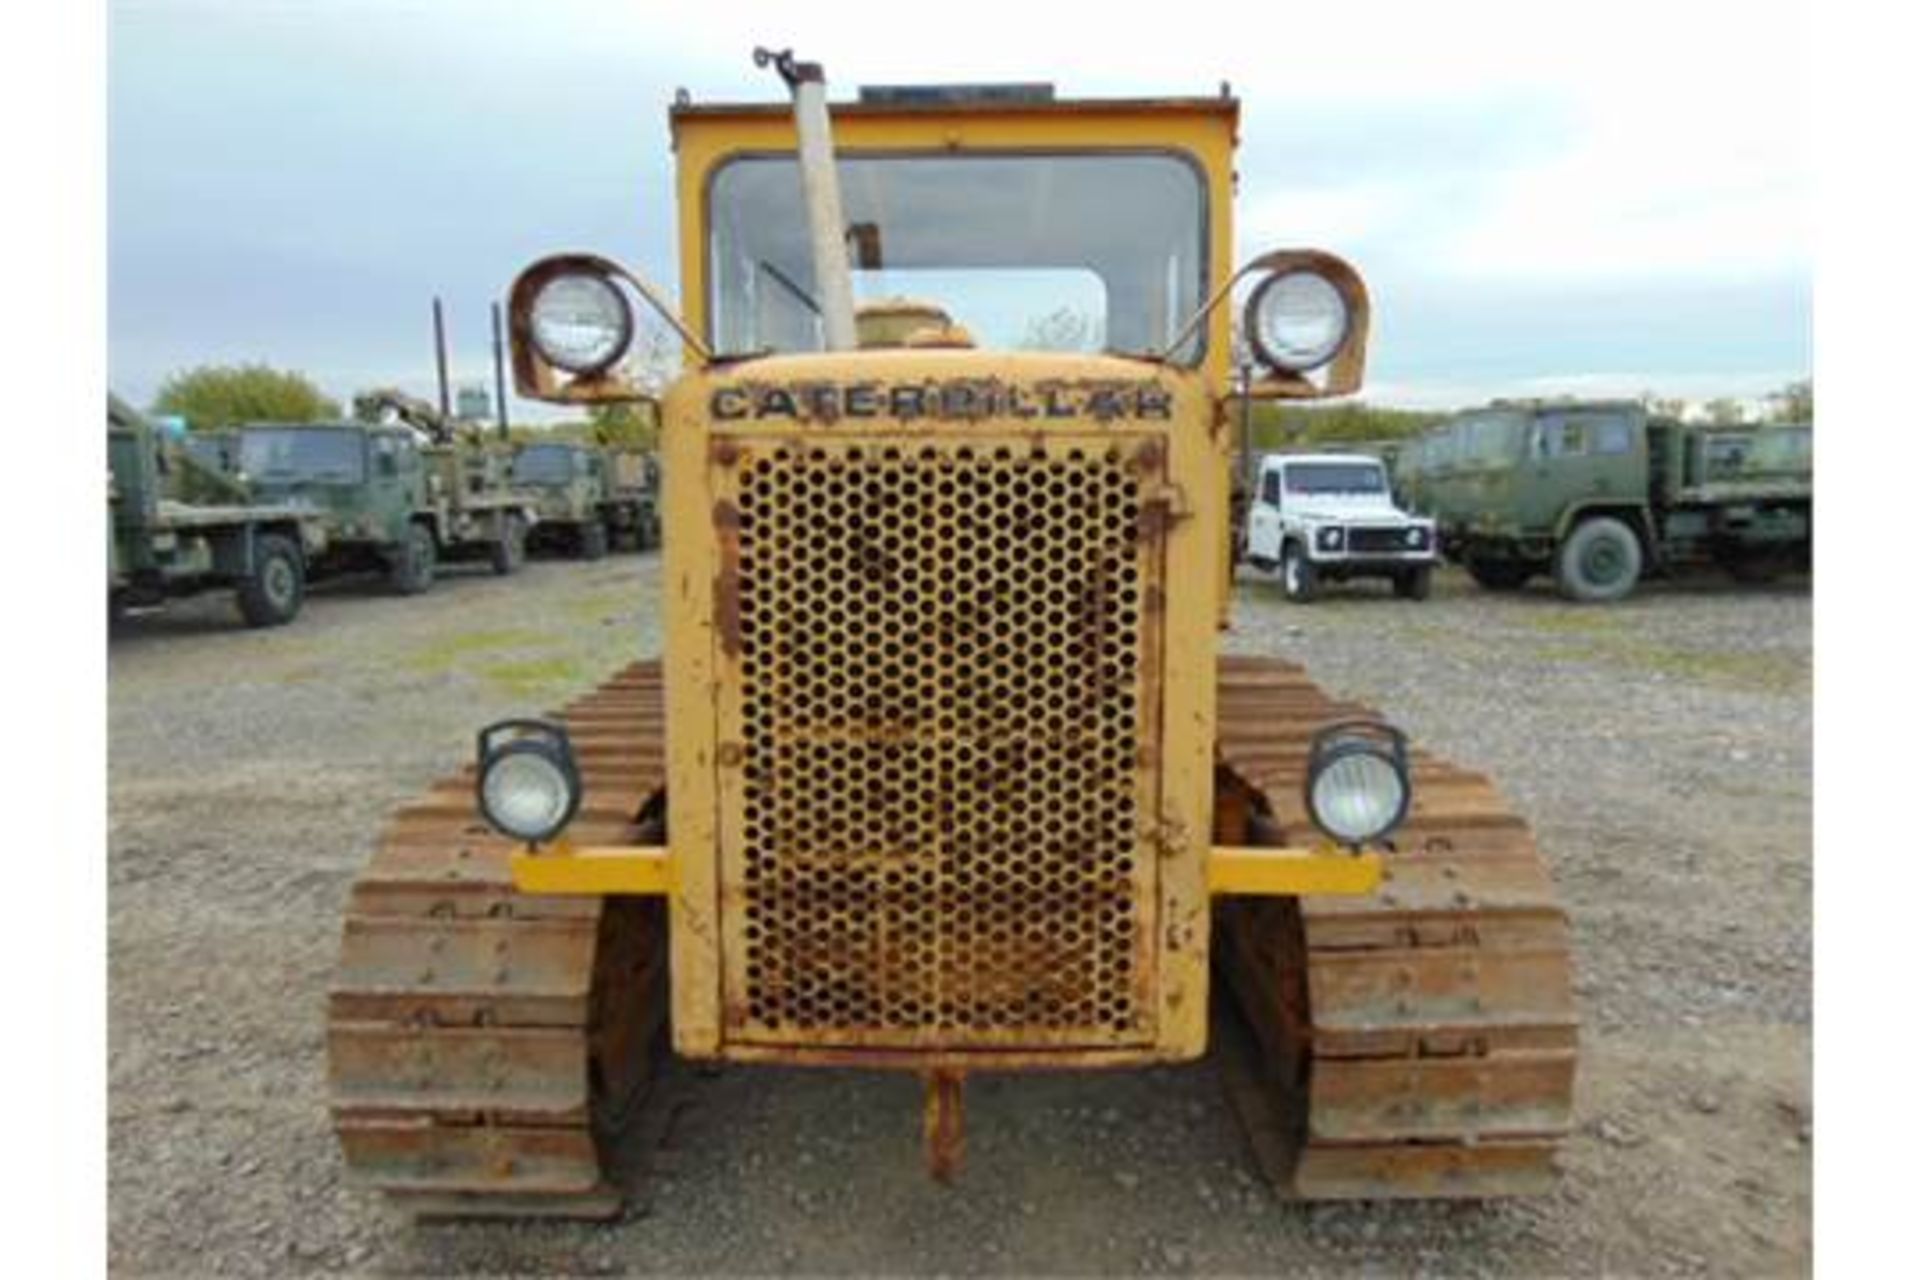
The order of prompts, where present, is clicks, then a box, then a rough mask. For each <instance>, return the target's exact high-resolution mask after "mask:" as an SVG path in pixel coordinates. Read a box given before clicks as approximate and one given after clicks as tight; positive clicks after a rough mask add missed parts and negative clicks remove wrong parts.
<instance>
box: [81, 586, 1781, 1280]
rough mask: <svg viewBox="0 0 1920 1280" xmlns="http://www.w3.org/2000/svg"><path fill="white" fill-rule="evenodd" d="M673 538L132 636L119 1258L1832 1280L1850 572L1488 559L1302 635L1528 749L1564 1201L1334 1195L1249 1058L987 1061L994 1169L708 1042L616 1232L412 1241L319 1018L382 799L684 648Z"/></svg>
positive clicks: (1406, 722) (120, 830)
mask: <svg viewBox="0 0 1920 1280" xmlns="http://www.w3.org/2000/svg"><path fill="white" fill-rule="evenodd" d="M658 564H659V562H658V560H657V558H656V557H653V556H643V557H633V556H618V557H615V558H612V559H609V560H605V561H601V562H598V563H594V564H573V563H565V562H548V563H535V564H533V565H531V566H529V567H528V569H527V570H526V571H525V572H524V573H523V574H522V575H521V576H519V577H517V578H515V579H513V580H511V581H500V580H496V579H494V578H493V577H491V576H490V575H488V574H487V573H486V572H485V571H484V570H465V571H456V572H454V573H450V574H449V575H447V576H446V577H445V578H443V580H442V581H441V583H440V584H439V585H438V586H437V587H436V588H435V590H434V592H433V593H432V594H431V595H429V596H427V597H426V598H424V599H418V600H405V599H397V598H394V597H391V596H389V595H387V594H386V593H385V591H384V589H383V588H382V587H380V586H379V585H377V584H374V583H371V582H368V583H351V582H349V583H342V584H337V585H331V586H328V587H325V588H322V589H320V590H317V591H316V592H315V593H314V595H313V596H312V597H311V598H310V600H309V602H308V607H307V611H306V613H305V614H304V615H303V616H302V617H301V618H300V619H299V620H298V621H296V622H295V623H294V624H293V625H292V626H291V627H288V628H285V629H282V630H276V631H268V632H251V631H246V630H243V629H241V628H240V627H238V626H237V625H235V624H234V623H233V622H232V621H231V610H230V606H229V605H228V604H227V602H226V601H225V600H224V599H221V598H213V599H208V600H205V601H200V602H195V603H193V604H190V605H186V606H176V607H175V608H174V609H172V610H170V611H169V612H167V613H165V614H163V615H155V616H151V617H142V618H136V619H133V620H131V621H130V622H128V623H127V624H126V625H124V626H123V627H120V628H118V629H117V630H116V632H115V634H114V635H113V637H112V640H111V642H110V646H109V669H110V699H109V701H110V735H111V736H110V743H111V761H110V771H111V782H110V797H109V801H110V814H109V825H108V831H109V857H110V866H109V876H110V889H109V895H110V897H109V909H110V948H111V955H110V977H111V987H110V1008H109V1048H110V1067H109V1082H110V1101H109V1111H110V1135H111V1149H110V1155H109V1177H110V1188H109V1231H110V1240H109V1249H110V1258H111V1264H112V1266H113V1269H114V1270H115V1271H116V1272H120V1273H123V1274H156V1273H178V1274H193V1275H200V1274H209V1273H214V1274H223V1273H233V1274H255V1275H258V1274H276V1275H277V1274H286V1273H305V1272H349V1273H408V1274H413V1273H464V1272H488V1273H497V1272H541V1271H564V1272H587V1273H618V1272H622V1271H628V1270H633V1271H653V1272H673V1273H692V1272H704V1273H713V1272H723V1273H745V1272H756V1273H765V1272H772V1271H795V1272H848V1271H854V1272H863V1273H871V1272H882V1271H884V1272H896V1273H897V1272H1022V1273H1063V1272H1071V1273H1080V1274H1087V1273H1115V1272H1139V1271H1156V1272H1159V1271H1172V1272H1195V1273H1222V1272H1231V1273H1249V1272H1274V1271H1283V1270H1284V1271H1286V1272H1289V1273H1292V1274H1320V1273H1330V1274H1344V1273H1353V1272H1360V1271H1368V1272H1386V1273H1404V1272H1408V1271H1415V1270H1420V1271H1437V1272H1444V1273H1449V1274H1461V1273H1465V1274H1480V1273H1485V1274H1498V1275H1516V1274H1518V1275H1533V1274H1540V1273H1583V1274H1590V1273H1597V1272H1608V1273H1616V1274H1635V1275H1640V1274H1664V1273H1712V1274H1723V1275H1742V1276H1744V1275H1755V1274H1766V1275H1778V1274H1801V1273H1805V1272H1806V1271H1808V1270H1809V1269H1810V1266H1811V1234H1812V1221H1811V1163H1812V1161H1811V1155H1812V1148H1811V1141H1812V1111H1811V1056H1812V1034H1811V1022H1812V996H1811V946H1812V940H1811V935H1812V913H1811V887H1812V848H1811V845H1812V832H1811V818H1812V735H1811V709H1812V696H1811V658H1812V654H1811V647H1812V600H1811V596H1810V593H1809V590H1808V588H1807V586H1806V584H1805V583H1804V582H1799V581H1796V582H1790V583H1787V584H1783V585H1782V586H1780V587H1777V588H1773V589H1768V590H1754V589H1736V588H1733V587H1731V586H1730V585H1726V584H1723V583H1721V582H1719V581H1718V580H1702V581H1699V582H1687V583H1680V584H1660V585H1656V586H1654V587H1651V588H1649V589H1646V590H1644V591H1643V592H1642V594H1640V595H1639V596H1637V597H1636V598H1635V599H1633V600H1632V601H1630V602H1628V603H1626V604H1624V605H1619V606H1614V607H1609V608H1588V609H1576V608H1573V607H1570V606H1566V605H1563V604H1561V603H1560V602H1559V601H1557V600H1556V599H1555V598H1554V597H1553V596H1551V595H1550V594H1548V593H1547V592H1546V591H1545V590H1544V589H1541V588H1539V587H1536V588H1535V589H1533V590H1531V591H1528V592H1525V593H1522V594H1520V595H1518V596H1500V595H1494V594H1490V593H1487V592H1484V591H1481V590H1478V589H1477V588H1475V587H1474V586H1473V585H1472V584H1471V583H1469V582H1468V581H1467V580H1466V579H1465V578H1464V576H1461V575H1457V574H1454V573H1446V574H1443V575H1441V576H1440V577H1439V578H1437V579H1436V582H1435V588H1434V594H1433V598H1432V599H1431V600H1429V601H1427V602H1425V603H1423V604H1411V603H1408V602H1402V601H1396V600H1393V599H1391V598H1390V596H1389V595H1388V594H1387V593H1386V592H1385V591H1384V589H1382V588H1379V587H1376V586H1354V587H1349V588H1335V589H1332V590H1330V592H1329V594H1328V596H1327V598H1326V599H1324V600H1322V601H1321V602H1319V603H1316V604H1314V605H1311V606H1289V605H1288V604H1286V603H1285V602H1284V601H1282V599H1281V597H1280V592H1279V589H1278V587H1277V585H1276V584H1275V583H1274V582H1273V581H1272V580H1271V579H1268V578H1264V577H1259V576H1257V575H1252V574H1250V573H1246V572H1243V576H1242V579H1241V582H1240V587H1239V601H1238V605H1237V618H1236V630H1235V631H1234V633H1233V634H1232V635H1231V637H1230V638H1229V641H1228V643H1229V645H1230V647H1232V648H1234V649H1239V650H1244V651H1249V652H1262V653H1279V654H1284V655H1286V656H1289V657H1294V658H1297V659H1300V660H1302V661H1304V662H1305V663H1306V664H1307V665H1308V668H1309V669H1310V670H1311V671H1312V672H1313V674H1314V675H1315V677H1316V678H1317V679H1318V680H1319V681H1320V682H1321V683H1322V684H1323V685H1325V686H1327V687H1328V688H1329V689H1330V690H1332V691H1335V692H1337V693H1339V694H1342V695H1345V696H1350V697H1354V698H1358V699H1360V700H1363V701H1366V702H1369V703H1371V704H1373V705H1374V706H1376V707H1378V708H1380V709H1381V710H1383V711H1385V712H1387V713H1388V714H1389V715H1391V716H1392V717H1394V718H1395V719H1396V720H1398V721H1399V722H1400V723H1401V724H1402V725H1403V726H1404V727H1406V728H1407V729H1408V730H1409V731H1411V733H1412V734H1413V735H1414V737H1415V738H1416V739H1417V740H1418V741H1420V742H1421V743H1422V744H1423V745H1425V746H1427V747H1429V748H1431V749H1433V750H1434V751H1436V752H1438V753H1440V754H1442V755H1445V756H1448V757H1451V758H1452V759H1453V760H1455V761H1456V762H1458V763H1461V764H1463V765H1468V766H1471V767H1474V768H1479V769H1482V770H1484V771H1486V772H1488V773H1489V774H1491V775H1492V776H1493V777H1494V778H1495V779H1496V780H1497V781H1498V782H1499V784H1500V785H1501V787H1502V788H1503V790H1505V792H1506V793H1507V794H1508V795H1509V797H1510V798H1511V799H1512V800H1513V801H1514V803H1515V804H1516V806H1517V807H1518V808H1519V809H1520V810H1521V812H1522V813H1524V814H1525V815H1527V817H1528V818H1529V819H1530V820H1531V821H1532V822H1533V824H1534V826H1535V829H1536V831H1537V834H1538V836H1539V838H1540V842H1541V845H1542V847H1543V848H1544V849H1545V850H1546V851H1547V853H1548V856H1549V858H1550V860H1551V862H1552V864H1553V867H1554V871H1555V875H1556V878H1557V880H1558V883H1559V886H1560V889H1561V892H1562V895H1563V898H1564V899H1565V901H1566V903H1567V905H1568V908H1569V910H1570V912H1571V913H1572V917H1573V921H1574V929H1575V940H1576V942H1575V945H1576V961H1577V964H1578V966H1579V973H1578V991H1579V995H1580V1000H1581V1016H1582V1018H1583V1022H1584V1031H1583V1057H1582V1069H1581V1070H1582V1073H1581V1080H1580V1099H1579V1122H1578V1123H1579V1127H1578V1131H1577V1133H1576V1134H1575V1136H1574V1137H1573V1139H1572V1140H1571V1141H1570V1142H1569V1144H1568V1145H1567V1148H1566V1151H1565V1154H1564V1157H1563V1164H1564V1167H1565V1169H1566V1174H1567V1176H1566V1178H1565V1179H1564V1181H1563V1183H1562V1185H1561V1186H1560V1188H1559V1189H1558V1191H1556V1192H1555V1193H1554V1194H1553V1195H1551V1196H1549V1197H1546V1198H1544V1199H1540V1200H1534V1201H1524V1202H1512V1203H1500V1204H1490V1205H1484V1206H1481V1205H1447V1204H1394V1205H1344V1206H1318V1207H1302V1206H1296V1205H1285V1204H1279V1203H1276V1202H1275V1201H1274V1200H1273V1199H1272V1197H1271V1196H1270V1195H1268V1194H1267V1193H1266V1192H1265V1190H1264V1189H1263V1186H1262V1184H1260V1183H1259V1182H1258V1180H1257V1175H1256V1172H1255V1168H1254V1165H1253V1162H1252V1160H1251V1158H1250V1156H1249V1155H1248V1153H1247V1151H1246V1149H1245V1146H1244V1142H1243V1140H1242V1137H1241V1135H1240V1133H1239V1131H1238V1129H1237V1127H1236V1124H1235V1121H1234V1118H1233V1116H1232V1114H1231V1113H1230V1111H1229V1110H1228V1108H1227V1106H1226V1104H1225V1102H1224V1100H1223V1097H1222V1094H1221V1090H1220V1087H1219V1081H1218V1078H1217V1075H1216V1072H1215V1069H1214V1067H1213V1065H1212V1064H1211V1063H1210V1062H1209V1063H1202V1064H1199V1065H1197V1066H1194V1067H1189V1068H1182V1069H1163V1070H1156V1071H1148V1072H1140V1073H1131V1074H1124V1073H1123V1074H1111V1075H1075V1076H1062V1077H1011V1078H997V1079H995V1078H987V1079H980V1080H977V1081H976V1082H975V1083H974V1084H973V1085H972V1086H971V1088H970V1091H969V1099H968V1102H969V1106H968V1134H969V1141H968V1156H967V1159H968V1164H967V1169H966V1171H965V1173H964V1174H963V1175H962V1178H961V1181H960V1182H959V1184H958V1185H956V1186H954V1187H952V1188H941V1187H938V1186H936V1185H933V1184H931V1183H930V1182H928V1181H927V1180H926V1179H925V1178H924V1177H923V1176H922V1174H921V1171H920V1170H921V1164H920V1161H921V1154H920V1130H919V1126H920V1111H919V1105H920V1094H919V1086H918V1084H917V1082H916V1081H915V1080H913V1079H912V1078H910V1077H897V1076H891V1075H885V1074H867V1073H806V1072H800V1071H783V1070H772V1069H745V1068H737V1069H727V1070H723V1071H698V1070H694V1069H692V1068H691V1067H688V1066H686V1065H684V1064H676V1065H674V1066H672V1067H671V1068H669V1070H668V1071H667V1073H666V1075H665V1078H664V1079H663V1081H662V1082H661V1084H660V1085H659V1086H658V1091H657V1093H656V1095H655V1098H654V1100H653V1102H652V1103H651V1104H650V1108H649V1114H648V1116H647V1117H646V1118H644V1119H643V1120H642V1122H641V1124H640V1125H639V1128H638V1132H637V1133H636V1134H635V1136H634V1140H633V1142H632V1144H631V1151H630V1153H629V1154H630V1156H631V1160H632V1162H633V1164H634V1165H635V1166H636V1167H637V1168H638V1169H639V1170H640V1171H641V1179H640V1187H641V1189H640V1191H639V1193H638V1195H637V1197H636V1199H635V1202H634V1204H633V1206H632V1208H631V1211H630V1213H629V1215H628V1217H627V1218H626V1219H625V1220H624V1221H622V1222H620V1223H618V1224H615V1225H611V1226H601V1227H593V1226H579V1225H551V1224H531V1225H502V1224H479V1223H468V1224H452V1225H432V1226H414V1225H411V1224H410V1223H408V1222H407V1221H406V1220H404V1219H403V1218H401V1217H399V1216H398V1215H396V1214H395V1213H393V1212H392V1211H391V1210H389V1209H388V1208H386V1206H385V1205H384V1204H382V1202H381V1201H380V1200H379V1198H378V1197H377V1196H375V1195H374V1194H372V1193H369V1192H366V1191H363V1190H361V1189H359V1188H357V1187H355V1186H351V1185H349V1184H347V1182H346V1181H345V1178H344V1173H343V1169H342V1166H341V1163H340V1159H339V1156H338V1154H337V1152H336V1149H335V1146H334V1140H333V1137H332V1134H331V1131H330V1129H329V1127H328V1120H327V1114H326V1106H325V1087H324V1078H325V1059H324V1046H323V1039H322V1018H323V1010H324V998H325V991H326V987H327V983H328V979H329V975H330V971H331V969H332V966H333V963H334V959H335V953H336V949H337V945H338V930H339V915H340V911H341V906H342V903H343V901H344V898H345V894H346V890H347V886H348V883H349V881H350V880H351V878H352V876H353V875H354V874H355V872H356V871H357V869H358V868H359V866H360V864H361V863H362V862H363V861H364V859H365V857H366V854H367V852H368V849H369V847H370V843H371V840H372V837H373V835H374V833H375V831H376V829H377V828H378V826H379V824H380V822H381V819H382V815H383V814H384V813H385V812H386V811H387V810H389V809H390V808H392V807H393V806H395V805H396V804H398V803H400V802H402V801H404V800H406V799H408V798H409V797H411V796H413V795H415V794H416V793H418V792H419V791H420V790H421V789H422V788H423V787H424V786H425V785H426V784H427V783H428V782H429V781H431V780H432V779H433V778H435V777H437V776H440V775H443V774H445V773H447V772H449V771H451V770H452V769H453V768H454V767H455V766H457V765H458V764H459V763H460V762H462V761H463V760H464V759H466V758H467V756H468V755H469V753H470V752H471V751H472V742H473V739H472V735H473V731H474V729H475V728H477V727H478V726H479V725H481V724H482V723H484V722H486V721H488V720H490V719H493V718H496V717H499V716H502V715H505V714H509V713H523V712H527V711H531V710H535V709H539V708H544V707H549V706H553V705H557V704H559V703H561V702H563V701H565V700H567V699H568V698H570V697H572V696H574V695H575V694H577V693H580V692H583V691H584V690H585V689H587V688H588V687H590V686H591V685H593V684H594V683H596V682H597V681H598V680H599V678H600V677H601V676H602V675H603V674H605V673H606V672H607V671H609V670H610V669H612V668H614V667H616V666H618V665H620V664H622V663H624V662H626V661H628V660H630V659H632V658H634V657H637V656H640V655H643V654H651V653H655V652H657V650H658V645H659V626H658V620H657V615H656V599H657V595H658V590H659V573H658Z"/></svg>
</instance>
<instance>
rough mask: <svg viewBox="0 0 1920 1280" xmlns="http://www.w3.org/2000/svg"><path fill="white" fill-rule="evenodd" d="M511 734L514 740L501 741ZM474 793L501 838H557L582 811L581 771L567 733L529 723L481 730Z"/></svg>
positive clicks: (508, 723) (504, 723) (535, 840)
mask: <svg viewBox="0 0 1920 1280" xmlns="http://www.w3.org/2000/svg"><path fill="white" fill-rule="evenodd" d="M509 735H517V736H512V737H511V738H510V740H508V741H505V742H500V739H502V738H507V737H508V736H509ZM496 743H498V745H496ZM478 789H479V793H480V794H479V800H480V813H481V816H483V817H484V818H486V820H487V821H488V822H489V823H491V824H492V825H493V826H494V827H495V828H496V829H497V830H499V831H500V832H501V833H502V834H504V835H509V836H512V837H513V838H514V839H516V840H525V841H527V842H528V843H530V844H538V843H540V842H541V841H544V840H550V839H552V838H553V837H554V836H556V835H558V834H560V832H561V830H562V829H563V828H565V827H566V825H567V824H568V823H569V822H571V821H573V815H574V814H575V813H576V812H578V811H579V808H580V771H579V769H578V768H576V767H575V765H574V762H573V747H572V744H571V743H569V742H568V741H567V736H566V730H564V729H562V728H560V727H559V726H558V725H551V724H547V723H544V722H542V721H532V720H507V721H502V722H501V723H499V724H497V725H493V726H491V727H489V728H487V729H484V730H482V731H481V734H480V779H479V788H478Z"/></svg>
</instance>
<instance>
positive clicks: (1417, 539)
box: [1407, 527, 1427, 547]
mask: <svg viewBox="0 0 1920 1280" xmlns="http://www.w3.org/2000/svg"><path fill="white" fill-rule="evenodd" d="M1426 540H1427V534H1426V530H1424V529H1421V528H1418V527H1415V528H1411V529H1408V530H1407V545H1408V546H1410V547H1418V546H1419V545H1420V544H1421V543H1423V542H1425V541H1426Z"/></svg>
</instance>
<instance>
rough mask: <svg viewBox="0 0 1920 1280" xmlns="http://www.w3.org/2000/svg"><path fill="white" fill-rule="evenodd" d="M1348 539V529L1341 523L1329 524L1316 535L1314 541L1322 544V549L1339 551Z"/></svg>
mask: <svg viewBox="0 0 1920 1280" xmlns="http://www.w3.org/2000/svg"><path fill="white" fill-rule="evenodd" d="M1346 540H1347V531H1346V530H1345V529H1342V528H1341V527H1340V526H1339V525H1328V526H1327V527H1326V528H1324V529H1322V530H1320V532H1319V533H1317V534H1315V535H1314V541H1315V542H1317V543H1319V544H1320V549H1321V550H1322V551H1338V550H1339V549H1340V547H1341V544H1343V543H1344V542H1346Z"/></svg>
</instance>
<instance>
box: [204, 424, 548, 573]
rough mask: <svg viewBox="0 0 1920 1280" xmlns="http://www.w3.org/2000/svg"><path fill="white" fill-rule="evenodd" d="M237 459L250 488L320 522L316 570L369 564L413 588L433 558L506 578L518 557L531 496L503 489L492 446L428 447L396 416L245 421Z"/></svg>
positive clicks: (522, 553) (522, 555)
mask: <svg viewBox="0 0 1920 1280" xmlns="http://www.w3.org/2000/svg"><path fill="white" fill-rule="evenodd" d="M238 465H239V476H240V478H241V479H242V480H243V481H244V482H245V483H246V484H247V486H248V487H249V488H250V489H251V490H252V491H253V492H254V493H255V494H257V495H259V496H260V497H262V498H267V499H270V500H273V501H277V502H286V503H293V504H298V505H301V506H304V507H306V508H308V509H310V510H312V511H313V512H315V513H316V514H318V515H320V516H321V517H323V518H324V520H325V522H326V527H327V546H326V549H325V552H324V554H323V555H322V556H321V557H319V558H318V559H317V560H316V561H315V564H314V566H313V567H314V569H315V571H316V572H317V573H333V572H340V571H349V570H356V569H375V570H379V571H383V572H385V573H386V574H387V576H388V579H389V581H391V583H392V584H393V587H394V589H395V590H396V591H398V592H400V593H401V594H403V595H416V594H418V593H420V592H422V591H425V590H427V589H428V588H429V587H430V586H432V585H433V578H434V573H435V570H436V567H437V566H438V565H439V564H440V563H441V562H442V561H451V560H485V561H487V562H489V563H490V564H491V565H492V566H493V571H494V572H495V573H500V574H507V573H512V572H513V571H514V570H516V569H518V568H519V567H520V565H521V564H522V563H524V561H525V559H526V542H527V532H528V530H529V529H530V528H532V526H533V522H534V520H535V518H536V517H535V514H534V503H533V499H532V497H531V496H530V495H528V494H524V493H521V492H518V491H516V490H514V489H512V488H510V487H509V486H508V483H507V463H506V460H505V458H504V457H503V456H502V455H501V454H499V453H497V452H490V451H487V450H482V449H478V448H475V447H472V446H469V445H465V444H462V443H460V442H458V441H449V442H447V443H444V444H441V443H435V442H433V441H431V440H430V439H428V438H427V437H425V436H424V435H423V434H422V433H421V432H420V431H419V430H418V429H416V428H415V427H413V426H410V425H407V424H406V423H402V422H324V423H250V424H248V425H246V426H243V427H242V428H241V429H240V442H239V449H238Z"/></svg>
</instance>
